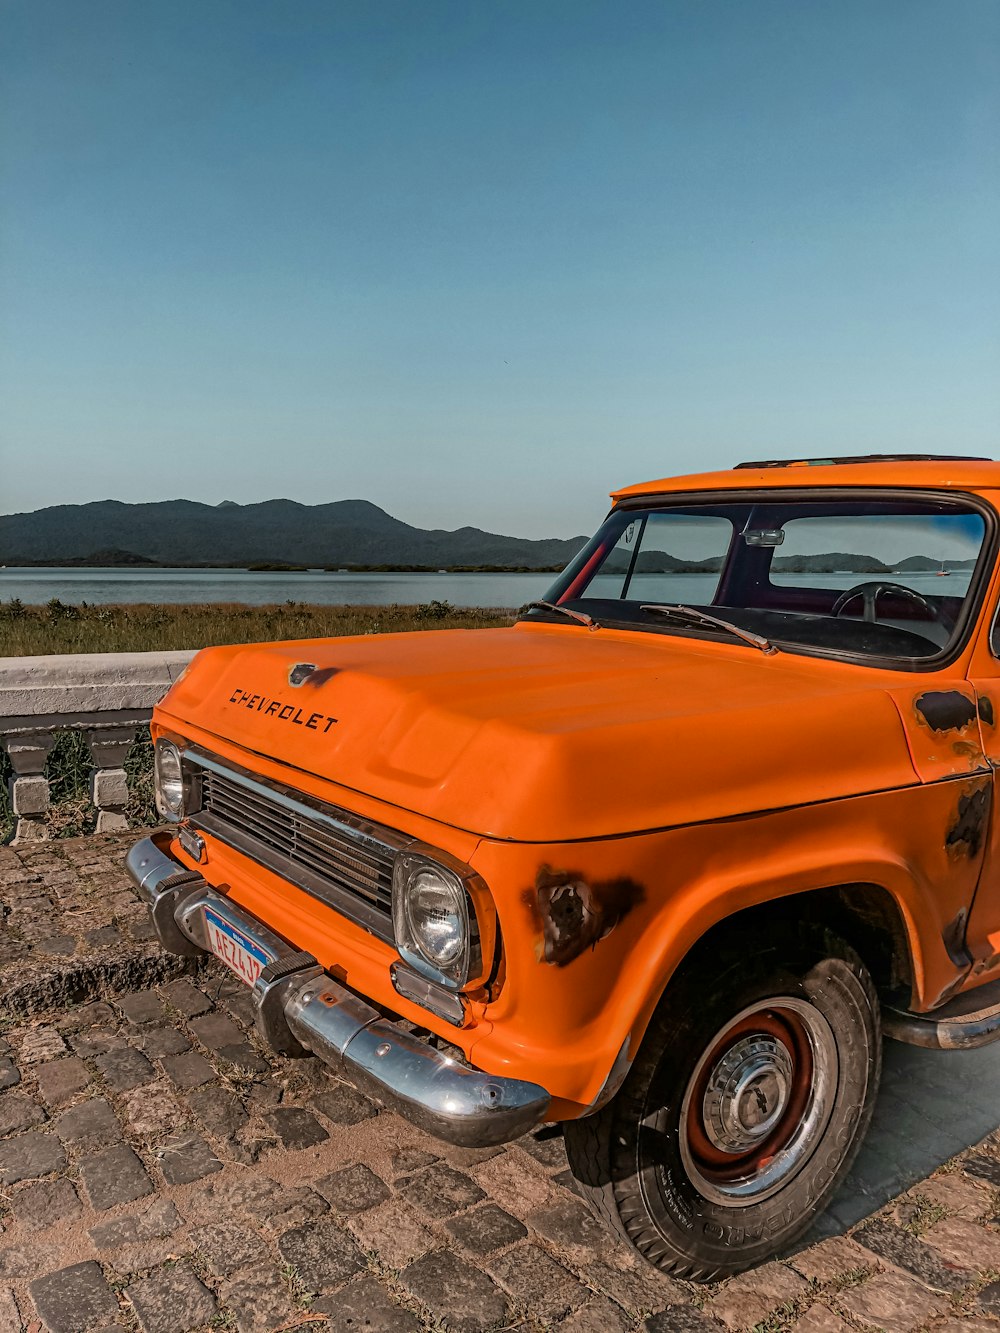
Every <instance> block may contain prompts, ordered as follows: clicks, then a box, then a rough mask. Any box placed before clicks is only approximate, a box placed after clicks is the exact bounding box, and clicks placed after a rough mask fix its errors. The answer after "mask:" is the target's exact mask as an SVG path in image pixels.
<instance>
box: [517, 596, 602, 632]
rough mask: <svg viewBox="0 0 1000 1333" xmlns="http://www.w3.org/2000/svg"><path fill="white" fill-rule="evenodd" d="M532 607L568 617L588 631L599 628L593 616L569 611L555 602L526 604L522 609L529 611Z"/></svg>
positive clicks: (566, 607)
mask: <svg viewBox="0 0 1000 1333" xmlns="http://www.w3.org/2000/svg"><path fill="white" fill-rule="evenodd" d="M532 607H537V608H538V609H539V610H540V611H557V612H558V613H559V615H561V616H569V618H570V620H578V621H579V622H580V624H581V625H586V626H587V628H588V629H590V630H594V629H600V628H601V627H600V625H599V624H598V623H597V621H596V620H595V619H594V618H593V616H588V615H586V614H585V613H584V612H583V611H571V610H570V609H569V607H568V606H557V605H556V603H555V602H528V604H527V605H526V606H525V608H524V609H525V611H530V610H531V609H532Z"/></svg>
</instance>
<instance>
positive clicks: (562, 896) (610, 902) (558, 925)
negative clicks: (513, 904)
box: [524, 865, 646, 967]
mask: <svg viewBox="0 0 1000 1333" xmlns="http://www.w3.org/2000/svg"><path fill="white" fill-rule="evenodd" d="M645 896H646V894H645V890H644V889H643V887H642V885H641V884H637V883H636V881H635V880H633V879H607V880H597V881H595V882H594V883H593V884H591V883H589V882H588V881H587V879H586V878H585V877H584V875H583V874H582V873H581V872H580V871H578V870H554V869H553V868H552V867H551V866H548V865H543V866H540V867H539V869H538V874H537V876H536V877H535V887H534V888H533V889H528V890H526V892H525V894H524V901H525V904H526V905H527V907H528V910H529V911H530V912H531V915H532V917H533V919H534V922H535V925H536V928H540V929H541V932H542V955H541V956H542V961H543V962H546V963H553V964H554V965H555V966H556V967H565V966H566V965H567V963H571V962H572V961H573V959H574V958H579V956H580V955H581V954H582V953H584V952H585V950H587V949H593V948H594V947H595V946H596V945H597V944H598V942H599V941H600V940H603V939H605V938H606V937H607V936H608V935H610V934H611V932H612V931H613V930H614V928H615V926H617V925H618V924H619V922H621V921H623V920H624V919H625V917H626V916H628V914H629V912H631V911H632V909H633V908H634V907H636V906H638V904H639V903H641V902H642V901H643V900H644V898H645Z"/></svg>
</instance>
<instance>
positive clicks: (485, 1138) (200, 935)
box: [125, 838, 550, 1147]
mask: <svg viewBox="0 0 1000 1333" xmlns="http://www.w3.org/2000/svg"><path fill="white" fill-rule="evenodd" d="M125 864H126V868H127V869H128V873H129V875H130V877H131V879H132V882H133V883H134V884H135V886H136V888H137V889H138V890H139V893H140V894H141V896H142V897H143V899H144V900H145V902H146V903H147V904H148V906H149V909H150V913H151V915H152V918H153V926H154V928H155V930H156V933H157V936H158V938H159V940H160V943H161V944H162V945H163V947H164V948H165V949H168V950H169V951H170V952H171V953H178V954H186V955H190V956H197V955H198V954H200V953H204V952H207V951H208V950H209V941H208V931H207V927H206V924H205V909H206V908H209V909H211V911H212V913H213V914H214V915H215V916H217V917H219V918H221V919H222V920H223V921H225V922H227V923H228V924H229V925H230V926H232V927H233V928H234V929H236V930H238V931H239V932H240V933H241V934H242V935H244V936H246V938H247V939H248V940H250V941H251V942H252V943H253V944H254V945H255V946H256V947H257V948H258V949H260V950H262V951H263V952H264V953H265V954H266V955H267V956H268V957H270V958H272V959H273V960H274V961H273V962H271V963H270V964H268V966H266V967H265V968H264V970H263V972H262V973H261V975H260V976H259V977H258V979H257V981H256V982H255V983H254V986H253V989H252V991H251V996H252V1000H253V1009H254V1022H255V1024H256V1027H257V1031H258V1033H259V1034H260V1036H261V1037H262V1038H263V1040H264V1041H265V1042H266V1043H267V1044H268V1046H270V1047H271V1049H272V1050H275V1051H278V1052H280V1053H282V1054H285V1055H305V1054H309V1053H311V1054H313V1055H317V1056H319V1058H320V1059H321V1060H323V1061H325V1062H326V1063H327V1064H328V1065H330V1066H331V1067H333V1068H334V1069H338V1070H343V1072H344V1073H345V1075H346V1076H347V1077H348V1078H349V1079H350V1080H351V1082H352V1083H355V1084H356V1085H357V1086H358V1087H360V1088H362V1089H363V1090H365V1091H367V1092H370V1093H372V1095H373V1096H375V1097H377V1098H378V1099H379V1100H380V1101H382V1102H384V1103H386V1104H387V1105H389V1106H391V1107H392V1108H393V1109H394V1110H396V1111H398V1112H399V1113H400V1114H401V1115H403V1116H405V1117H406V1118H407V1119H408V1120H410V1121H412V1123H413V1124H415V1125H418V1126H419V1127H420V1128H421V1129H425V1130H427V1132H428V1133H430V1134H435V1135H436V1136H437V1137H438V1138H441V1139H445V1140H447V1141H448V1142H449V1143H455V1144H458V1145H460V1146H461V1147H488V1146H490V1145H492V1144H496V1143H507V1142H509V1141H510V1140H511V1139H516V1138H518V1137H519V1136H520V1135H522V1134H524V1133H526V1132H527V1131H528V1130H530V1129H533V1128H534V1126H536V1125H538V1124H540V1123H541V1122H542V1121H543V1120H544V1119H545V1116H546V1112H547V1111H548V1108H549V1101H550V1098H549V1094H548V1093H547V1092H546V1091H545V1089H544V1088H541V1087H539V1086H538V1084H537V1083H526V1082H522V1081H521V1080H519V1079H512V1078H497V1077H494V1076H493V1075H492V1074H486V1073H483V1071H482V1070H479V1069H474V1068H472V1066H471V1065H467V1064H465V1063H464V1062H463V1061H460V1060H457V1059H455V1058H453V1057H451V1056H448V1055H444V1054H442V1052H440V1051H437V1050H434V1049H433V1047H430V1046H427V1045H425V1044H424V1043H423V1042H421V1041H418V1040H417V1039H416V1038H414V1037H412V1036H411V1035H410V1034H409V1033H408V1032H404V1031H401V1030H400V1029H399V1028H397V1027H396V1025H395V1024H393V1023H391V1022H390V1021H389V1020H387V1019H386V1018H384V1017H383V1016H382V1014H380V1013H379V1011H378V1010H377V1009H375V1008H373V1007H372V1006H371V1005H370V1004H368V1003H366V1001H365V1000H363V999H362V998H361V997H360V996H358V995H355V994H354V993H353V992H352V991H349V990H347V988H346V987H344V986H341V985H339V984H338V983H337V982H336V981H334V980H332V978H330V977H328V976H327V975H326V973H325V972H324V971H323V969H322V968H321V967H320V965H319V964H318V963H317V961H316V959H315V958H313V957H312V955H311V954H308V953H303V952H300V951H298V950H296V949H294V948H293V947H292V945H290V944H288V943H287V941H285V940H283V939H282V938H281V937H280V936H278V935H276V934H275V933H274V932H273V931H272V930H270V929H268V927H267V926H265V925H264V924H263V922H261V921H258V920H257V918H256V917H254V916H252V915H251V914H250V913H249V912H247V911H246V910H245V909H244V908H242V907H240V906H238V905H237V904H236V903H234V902H232V901H231V900H230V899H229V898H227V897H226V896H225V895H224V894H223V893H220V892H219V891H218V890H217V889H213V888H211V887H209V885H208V884H207V883H206V882H205V880H204V879H202V877H201V876H200V875H199V874H198V873H197V872H196V871H192V870H188V869H187V868H186V867H185V866H183V865H181V864H180V862H178V861H175V860H174V859H173V857H171V856H170V855H169V854H168V853H167V852H166V851H164V850H163V848H162V847H161V846H159V845H158V844H157V842H155V841H154V840H153V839H152V838H144V839H143V840H142V841H141V842H137V843H136V844H135V845H134V846H133V847H132V848H131V850H130V851H129V853H128V856H127V857H126V862H125Z"/></svg>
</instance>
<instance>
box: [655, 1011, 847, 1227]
mask: <svg viewBox="0 0 1000 1333" xmlns="http://www.w3.org/2000/svg"><path fill="white" fill-rule="evenodd" d="M837 1074H838V1059H837V1043H836V1040H835V1039H834V1035H833V1031H832V1029H831V1028H830V1025H829V1023H828V1022H827V1021H826V1019H825V1018H824V1017H823V1015H822V1014H821V1013H820V1012H819V1010H818V1009H817V1008H816V1007H815V1005H812V1004H810V1003H808V1001H805V1000H800V999H795V998H793V997H792V996H781V997H776V998H774V999H770V1000H766V1001H760V1002H759V1003H758V1004H755V1005H751V1006H750V1007H749V1008H747V1009H744V1010H743V1011H742V1012H741V1013H739V1014H737V1015H736V1017H735V1018H732V1019H730V1021H729V1022H728V1023H726V1025H725V1026H724V1027H723V1028H721V1029H720V1030H719V1032H717V1033H716V1035H715V1037H714V1038H713V1039H712V1040H711V1041H710V1042H709V1044H708V1046H707V1048H706V1050H705V1053H704V1055H703V1056H702V1058H701V1059H700V1060H699V1061H698V1064H697V1066H696V1067H695V1070H694V1073H693V1074H692V1076H691V1079H690V1081H689V1082H688V1086H687V1089H686V1091H685V1094H684V1100H683V1103H682V1105H681V1117H680V1151H681V1159H682V1161H683V1163H684V1167H685V1170H686V1171H687V1173H688V1176H689V1177H690V1179H691V1182H692V1184H693V1185H694V1186H695V1188H696V1189H697V1190H698V1192H699V1193H700V1194H701V1195H703V1196H704V1198H706V1199H708V1200H710V1201H711V1202H713V1203H721V1204H727V1205H729V1206H730V1207H740V1206H747V1205H749V1204H751V1203H759V1202H760V1201H761V1200H762V1199H766V1198H768V1197H769V1196H770V1195H772V1194H775V1193H777V1191H778V1190H780V1189H782V1188H784V1186H785V1185H787V1184H788V1182H789V1181H790V1180H791V1179H792V1177H793V1176H795V1175H797V1174H798V1172H799V1171H800V1170H801V1169H802V1167H803V1166H804V1165H805V1163H806V1162H807V1161H808V1160H809V1158H810V1157H811V1156H812V1154H813V1152H814V1151H815V1149H816V1146H817V1145H818V1143H819V1142H820V1140H821V1138H822V1137H823V1133H824V1131H825V1130H826V1127H827V1125H828V1124H829V1121H830V1115H831V1113H832V1111H833V1103H834V1099H835V1097H836V1091H837Z"/></svg>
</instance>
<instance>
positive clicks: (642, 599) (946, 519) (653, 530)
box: [527, 493, 986, 663]
mask: <svg viewBox="0 0 1000 1333" xmlns="http://www.w3.org/2000/svg"><path fill="white" fill-rule="evenodd" d="M985 535H986V520H985V519H984V517H983V515H982V514H981V513H979V512H978V511H977V510H975V509H973V508H972V507H971V505H970V504H969V503H968V502H964V501H962V500H951V499H940V498H937V497H914V498H913V499H900V498H899V497H898V493H897V494H896V495H894V496H893V497H886V498H885V499H882V500H879V499H873V498H872V497H871V495H870V494H867V495H866V496H865V498H863V499H836V500H831V499H829V498H824V497H823V496H822V495H816V496H814V497H812V498H805V499H803V498H793V499H788V498H784V497H775V496H774V494H773V493H771V494H768V495H761V496H759V497H758V498H756V499H755V498H753V497H751V498H746V497H742V496H741V497H740V499H739V500H738V501H731V502H727V501H726V500H725V498H724V497H713V498H712V499H710V500H704V501H701V502H693V501H691V502H683V503H673V504H671V503H669V501H668V502H666V503H661V504H652V503H651V504H649V505H648V506H647V507H640V508H634V507H629V508H618V509H615V510H613V511H612V512H611V514H610V515H609V516H608V518H607V519H606V521H605V523H604V525H603V526H602V527H601V529H600V531H599V532H598V533H597V535H596V536H595V537H594V538H593V540H592V541H591V542H589V543H588V545H587V546H586V547H584V549H583V550H582V551H581V552H580V554H579V555H578V556H577V558H576V559H575V560H574V561H573V563H572V564H571V565H570V566H569V567H568V568H567V569H566V570H565V571H564V572H563V573H562V574H561V575H560V577H559V578H558V579H557V580H556V582H555V584H554V585H553V586H552V587H551V588H550V589H549V591H548V592H547V593H546V600H547V601H549V602H552V603H555V604H556V605H558V606H560V607H563V608H565V609H567V610H574V611H577V612H581V613H583V614H585V615H588V616H590V617H592V618H593V619H594V620H596V621H598V622H600V623H601V624H615V623H619V624H625V625H628V626H629V627H631V628H639V629H643V630H648V631H649V632H651V633H661V634H662V633H667V634H685V635H695V636H698V637H704V636H708V637H719V632H717V631H714V630H713V629H712V628H711V627H710V626H707V625H705V624H697V623H695V621H694V618H693V617H690V616H689V617H688V618H687V619H686V620H685V619H684V618H683V617H681V616H679V615H674V616H671V615H666V614H664V613H663V611H662V608H663V607H668V606H678V605H683V606H686V607H688V608H693V609H695V610H700V611H704V612H707V613H710V614H711V615H714V616H715V617H717V618H719V619H722V620H725V621H728V622H729V623H730V624H731V625H734V626H738V627H739V628H740V629H742V630H747V631H750V632H752V633H753V634H757V635H761V636H764V637H766V638H767V639H768V640H770V641H771V642H772V643H777V644H780V645H783V646H785V647H787V648H791V649H793V650H794V649H795V648H796V647H797V648H799V649H801V650H804V651H810V650H813V651H818V652H829V653H835V654H837V655H844V654H847V655H850V656H853V657H861V658H873V659H875V658H877V659H883V660H884V659H893V660H898V661H902V662H908V663H918V662H921V661H927V660H929V659H936V658H938V657H940V656H941V655H942V654H944V653H945V652H947V651H948V650H949V649H950V648H953V647H954V646H956V644H957V640H958V636H959V634H960V632H961V629H962V626H963V624H964V622H965V619H966V611H967V603H968V601H969V600H970V597H971V590H972V589H973V581H974V575H975V574H976V571H977V565H978V561H979V557H980V554H981V552H982V548H983V543H984V539H985ZM657 607H659V608H660V610H659V611H658V610H657ZM527 614H528V615H530V616H531V617H532V618H535V617H536V616H537V617H539V618H541V619H546V618H550V617H551V616H552V613H551V612H548V611H546V610H544V609H536V610H532V611H530V612H528V613H527ZM722 633H723V634H724V631H723V632H722Z"/></svg>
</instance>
